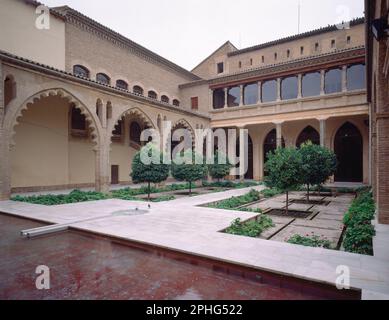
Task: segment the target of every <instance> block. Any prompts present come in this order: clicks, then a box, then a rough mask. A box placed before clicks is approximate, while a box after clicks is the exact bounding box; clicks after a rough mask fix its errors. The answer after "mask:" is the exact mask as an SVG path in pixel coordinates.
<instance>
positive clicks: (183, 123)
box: [172, 119, 195, 142]
mask: <svg viewBox="0 0 389 320" xmlns="http://www.w3.org/2000/svg"><path fill="white" fill-rule="evenodd" d="M180 127H181V128H186V129H188V130H189V131H190V134H191V136H192V141H193V142H194V141H195V140H194V139H195V131H194V130H193V127H192V126H191V125H190V123H189V122H188V121H186V120H185V119H180V120H178V121H176V122H175V123H174V125H173V126H172V132H173V131H174V130H176V129H178V128H180Z"/></svg>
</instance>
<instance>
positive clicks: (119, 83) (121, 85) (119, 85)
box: [116, 80, 128, 90]
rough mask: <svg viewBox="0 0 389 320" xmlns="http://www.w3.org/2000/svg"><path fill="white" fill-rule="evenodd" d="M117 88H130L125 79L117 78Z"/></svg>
mask: <svg viewBox="0 0 389 320" xmlns="http://www.w3.org/2000/svg"><path fill="white" fill-rule="evenodd" d="M116 88H119V89H123V90H128V84H127V82H125V81H124V80H117V81H116Z"/></svg>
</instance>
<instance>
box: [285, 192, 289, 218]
mask: <svg viewBox="0 0 389 320" xmlns="http://www.w3.org/2000/svg"><path fill="white" fill-rule="evenodd" d="M285 208H286V215H288V213H289V191H286V207H285Z"/></svg>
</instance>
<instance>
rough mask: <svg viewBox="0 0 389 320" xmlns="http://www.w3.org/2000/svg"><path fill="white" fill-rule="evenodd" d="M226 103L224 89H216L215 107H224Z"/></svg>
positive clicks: (214, 92)
mask: <svg viewBox="0 0 389 320" xmlns="http://www.w3.org/2000/svg"><path fill="white" fill-rule="evenodd" d="M224 105H225V94H224V89H216V90H214V91H213V108H214V109H222V108H224Z"/></svg>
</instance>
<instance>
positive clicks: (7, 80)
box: [1, 74, 16, 111]
mask: <svg viewBox="0 0 389 320" xmlns="http://www.w3.org/2000/svg"><path fill="white" fill-rule="evenodd" d="M1 85H4V87H3V88H4V108H5V110H6V111H7V107H8V105H9V103H10V102H11V101H12V100H14V99H15V98H16V81H15V77H14V76H13V75H12V74H7V75H6V76H5V77H4V79H3V83H2V84H1Z"/></svg>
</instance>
